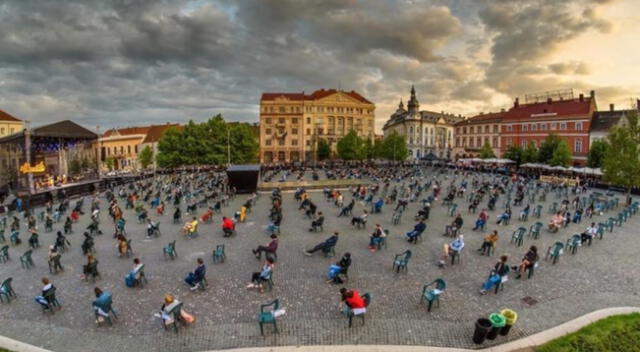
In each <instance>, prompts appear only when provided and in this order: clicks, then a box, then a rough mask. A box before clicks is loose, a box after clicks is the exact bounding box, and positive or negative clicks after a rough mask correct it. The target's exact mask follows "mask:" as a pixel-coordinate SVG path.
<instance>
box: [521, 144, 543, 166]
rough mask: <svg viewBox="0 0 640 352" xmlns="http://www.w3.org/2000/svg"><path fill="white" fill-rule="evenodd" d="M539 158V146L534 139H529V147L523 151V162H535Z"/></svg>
mask: <svg viewBox="0 0 640 352" xmlns="http://www.w3.org/2000/svg"><path fill="white" fill-rule="evenodd" d="M538 159H539V157H538V148H536V145H535V144H534V143H533V141H529V144H527V147H526V148H524V150H523V151H522V163H535V162H537V161H538Z"/></svg>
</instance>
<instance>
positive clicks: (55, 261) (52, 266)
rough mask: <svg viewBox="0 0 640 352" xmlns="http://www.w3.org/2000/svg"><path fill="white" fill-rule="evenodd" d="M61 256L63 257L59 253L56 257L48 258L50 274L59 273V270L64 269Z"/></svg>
mask: <svg viewBox="0 0 640 352" xmlns="http://www.w3.org/2000/svg"><path fill="white" fill-rule="evenodd" d="M60 258H62V256H61V255H57V256H55V257H53V258H52V259H51V260H48V261H47V262H48V264H49V273H50V274H57V273H58V272H59V271H62V270H64V268H63V267H62V264H60Z"/></svg>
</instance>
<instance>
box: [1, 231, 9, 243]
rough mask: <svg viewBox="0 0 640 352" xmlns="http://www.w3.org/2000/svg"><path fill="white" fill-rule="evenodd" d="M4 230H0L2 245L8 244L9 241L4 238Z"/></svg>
mask: <svg viewBox="0 0 640 352" xmlns="http://www.w3.org/2000/svg"><path fill="white" fill-rule="evenodd" d="M4 231H5V230H4V228H2V229H0V243H5V242H7V239H6V238H5V237H4Z"/></svg>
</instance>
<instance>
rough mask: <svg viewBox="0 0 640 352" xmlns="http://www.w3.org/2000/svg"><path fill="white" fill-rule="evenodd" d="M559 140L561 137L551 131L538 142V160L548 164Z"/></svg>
mask: <svg viewBox="0 0 640 352" xmlns="http://www.w3.org/2000/svg"><path fill="white" fill-rule="evenodd" d="M561 140H562V139H561V138H560V137H558V135H556V134H553V133H551V134H550V135H548V136H547V138H545V140H544V141H542V143H541V144H540V149H539V150H538V161H540V162H541V163H545V164H549V163H550V162H551V158H553V152H554V151H555V150H556V148H557V147H558V144H559V143H560V141H561Z"/></svg>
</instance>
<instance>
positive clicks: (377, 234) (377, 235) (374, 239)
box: [369, 224, 386, 251]
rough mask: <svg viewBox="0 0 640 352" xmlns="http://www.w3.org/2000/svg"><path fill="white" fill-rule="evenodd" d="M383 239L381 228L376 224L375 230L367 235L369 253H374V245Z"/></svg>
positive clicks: (383, 234) (384, 235)
mask: <svg viewBox="0 0 640 352" xmlns="http://www.w3.org/2000/svg"><path fill="white" fill-rule="evenodd" d="M385 237H386V234H385V233H384V229H383V228H382V226H380V224H376V226H375V228H374V229H373V233H371V235H369V249H370V250H371V251H375V250H376V245H377V244H378V243H380V241H382V239H383V238H385Z"/></svg>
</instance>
